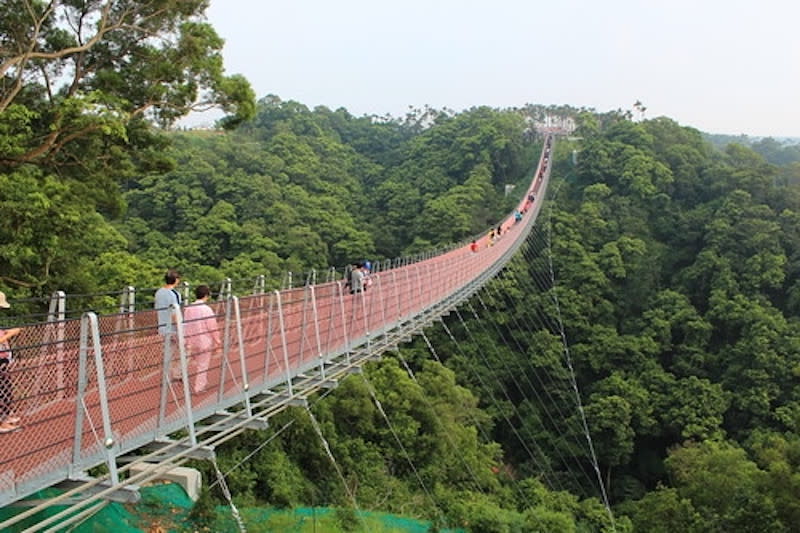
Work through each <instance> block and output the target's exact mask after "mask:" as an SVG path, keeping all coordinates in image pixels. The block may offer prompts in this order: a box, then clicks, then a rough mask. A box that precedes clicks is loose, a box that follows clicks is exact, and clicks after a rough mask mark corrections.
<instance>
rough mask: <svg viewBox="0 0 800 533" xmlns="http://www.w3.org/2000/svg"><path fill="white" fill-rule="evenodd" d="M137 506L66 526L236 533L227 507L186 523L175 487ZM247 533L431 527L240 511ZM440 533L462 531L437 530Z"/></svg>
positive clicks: (380, 532)
mask: <svg viewBox="0 0 800 533" xmlns="http://www.w3.org/2000/svg"><path fill="white" fill-rule="evenodd" d="M59 493H60V491H57V490H55V489H47V490H43V491H40V492H38V493H37V494H35V495H33V496H32V497H31V498H32V499H47V498H52V497H54V496H56V495H58V494H59ZM140 493H141V495H142V499H141V501H139V502H138V503H136V504H135V505H134V504H120V503H110V504H109V505H107V506H105V507H104V508H103V509H102V510H100V511H99V512H98V513H96V514H94V515H92V516H91V517H89V518H87V519H85V520H84V521H82V522H80V523H79V524H78V525H72V526H70V529H69V531H72V532H75V533H102V532H106V531H108V532H113V533H140V532H145V533H167V532H172V531H175V532H187V531H192V532H193V531H207V532H213V533H228V532H230V533H238V532H239V526H238V525H237V523H236V521H235V520H234V518H233V516H232V514H231V512H230V509H229V508H228V507H218V508H217V509H216V510H217V513H216V515H217V516H216V519H214V520H213V521H212V522H210V523H209V522H206V523H198V522H196V521H192V520H190V516H189V514H190V511H191V509H192V506H193V503H192V500H191V499H190V498H189V497H188V496H187V495H186V492H184V490H183V488H182V487H181V486H180V485H176V484H173V483H165V484H161V485H153V486H149V487H142V488H141V490H140ZM63 509H64V507H63V506H54V507H52V508H50V509H48V510H47V511H43V512H41V513H39V514H37V515H35V516H32V517H30V518H27V519H26V520H24V521H22V522H20V523H18V524H16V525H14V526H13V527H12V528H11V529H9V530H8V531H9V533H11V532H19V531H23V530H24V529H25V528H27V527H30V526H32V525H34V524H36V523H38V522H39V521H41V520H45V519H47V518H49V517H50V516H53V515H54V514H56V513H57V512H59V511H62V510H63ZM24 510H25V508H24V507H6V508H4V509H0V522H2V521H4V520H6V519H8V518H10V517H12V516H14V515H16V514H18V513H21V512H23V511H24ZM240 513H241V515H242V518H243V522H244V524H245V527H246V528H247V531H248V533H266V532H271V531H276V532H277V531H280V532H287V533H288V532H294V533H306V532H315V533H316V532H319V533H323V532H326V533H327V532H331V533H335V532H339V531H342V532H344V531H365V530H366V531H370V532H376V533H427V532H428V531H430V530H431V529H430V528H431V524H430V522H426V521H421V520H413V519H410V518H405V517H401V516H396V515H389V514H382V513H373V512H367V511H359V512H358V513H356V512H354V511H352V510H344V511H341V510H340V511H337V510H335V509H330V508H320V507H301V508H295V509H273V508H260V507H253V508H244V509H240ZM438 531H441V532H442V533H446V532H449V533H457V532H458V531H461V530H454V529H439V530H438Z"/></svg>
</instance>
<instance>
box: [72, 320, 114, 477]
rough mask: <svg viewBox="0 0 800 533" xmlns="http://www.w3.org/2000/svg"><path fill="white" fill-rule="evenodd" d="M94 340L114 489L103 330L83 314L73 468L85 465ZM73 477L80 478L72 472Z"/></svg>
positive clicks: (96, 369)
mask: <svg viewBox="0 0 800 533" xmlns="http://www.w3.org/2000/svg"><path fill="white" fill-rule="evenodd" d="M90 336H91V350H92V351H93V352H94V364H95V371H96V372H97V393H98V396H99V400H100V416H101V418H102V421H103V439H104V440H103V442H102V446H103V448H104V450H105V456H106V465H107V466H108V472H109V477H110V480H111V484H112V485H116V484H117V483H119V474H118V472H117V462H116V454H115V453H113V450H114V449H115V448H116V446H117V442H116V440H115V439H114V434H113V432H112V429H111V412H110V411H109V408H108V392H107V391H108V389H107V387H106V376H105V369H104V367H103V352H102V346H101V344H100V326H99V324H98V321H97V315H96V314H95V313H92V312H88V313H84V315H83V316H82V317H81V336H80V351H79V355H78V391H77V395H76V397H75V409H76V413H75V433H74V435H75V441H74V443H73V448H72V465H71V467H72V468H76V467H78V468H80V465H81V464H82V462H83V459H82V449H83V421H84V417H85V415H86V414H89V416H90V422H91V414H90V413H89V407H88V406H87V405H86V389H87V388H88V384H89V376H88V370H87V366H88V364H87V363H88V361H87V360H88V357H89V349H90V348H89V340H90ZM71 475H77V472H72V473H71Z"/></svg>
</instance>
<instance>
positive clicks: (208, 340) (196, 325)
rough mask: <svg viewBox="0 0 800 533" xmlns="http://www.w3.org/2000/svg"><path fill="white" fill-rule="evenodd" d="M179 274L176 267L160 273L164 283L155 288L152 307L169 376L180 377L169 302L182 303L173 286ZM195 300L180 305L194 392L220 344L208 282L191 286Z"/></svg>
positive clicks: (203, 380)
mask: <svg viewBox="0 0 800 533" xmlns="http://www.w3.org/2000/svg"><path fill="white" fill-rule="evenodd" d="M180 281H181V275H180V273H179V272H178V271H177V270H172V269H170V270H168V271H167V273H166V274H165V275H164V285H163V286H162V287H161V288H159V289H158V290H157V291H156V294H155V301H154V303H153V306H154V308H155V309H156V311H157V313H158V332H159V333H160V334H161V335H162V337H163V338H164V349H165V350H166V358H167V360H168V361H171V362H172V364H171V367H170V377H171V378H172V379H173V380H175V381H180V379H181V374H180V367H179V366H178V365H177V364H176V361H177V357H176V356H177V354H178V337H177V326H176V324H175V321H174V320H173V319H172V316H173V310H172V306H173V304H177V305H178V306H180V305H181V303H182V301H181V300H182V298H181V294H180V292H179V291H178V290H177V286H178V284H179V283H180ZM194 295H195V301H194V302H193V303H192V304H191V305H188V306H186V307H185V308H184V309H183V333H184V338H185V339H186V349H187V351H188V355H189V356H190V357H191V359H192V361H193V362H194V365H195V373H194V386H193V390H194V392H195V393H202V392H204V391H205V390H206V387H207V385H208V368H209V366H210V364H211V355H212V354H213V353H214V350H215V349H216V348H218V347H220V346H221V345H222V340H221V335H220V329H219V326H218V324H217V317H216V314H215V313H214V311H213V310H212V309H211V307H209V305H208V300H209V298H210V297H211V289H210V288H209V287H208V285H198V286H197V287H195V289H194Z"/></svg>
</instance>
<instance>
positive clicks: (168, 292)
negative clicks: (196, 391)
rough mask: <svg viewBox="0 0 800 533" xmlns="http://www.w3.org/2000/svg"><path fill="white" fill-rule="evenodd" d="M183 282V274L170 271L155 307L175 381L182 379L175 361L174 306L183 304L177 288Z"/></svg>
mask: <svg viewBox="0 0 800 533" xmlns="http://www.w3.org/2000/svg"><path fill="white" fill-rule="evenodd" d="M180 281H181V274H180V272H178V271H177V270H173V269H170V270H168V271H167V273H166V274H165V275H164V286H163V287H161V288H160V289H158V290H157V291H156V296H155V302H154V303H153V307H154V308H155V309H156V311H157V312H158V333H159V334H160V335H161V338H162V339H163V340H164V361H165V364H166V365H169V369H170V377H171V378H172V379H173V380H179V379H181V374H180V365H176V364H175V361H173V359H175V360H177V359H178V337H177V328H176V327H175V322H174V321H173V320H172V309H171V306H172V304H178V305H180V304H181V294H180V293H179V292H178V290H177V289H176V287H177V286H178V283H180Z"/></svg>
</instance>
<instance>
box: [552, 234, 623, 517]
mask: <svg viewBox="0 0 800 533" xmlns="http://www.w3.org/2000/svg"><path fill="white" fill-rule="evenodd" d="M546 227H547V230H548V231H547V237H548V238H547V248H546V249H547V260H548V266H549V273H550V280H551V283H552V286H553V288H555V286H556V277H555V270H554V268H553V253H552V234H551V232H552V226H551V224H550V221H549V220H548V223H547V224H546ZM553 299H554V303H555V308H556V309H555V311H556V319H557V321H558V327H559V332H560V334H561V342H562V344H563V346H564V358H565V360H566V362H567V366H568V367H569V372H570V379H571V382H572V389H573V392H574V393H575V402H576V403H577V405H578V412H579V413H580V415H581V422H582V424H583V431H584V435H585V436H586V442H587V443H588V445H589V451H590V452H591V457H592V466H593V467H594V471H595V475H596V476H597V483H598V485H599V487H600V492H601V494H602V497H603V504H604V505H605V508H606V512H607V513H608V518H609V520H610V521H611V529H612V531H615V532H616V530H617V527H616V522H615V520H614V513H613V512H612V510H611V504H610V503H609V500H608V493H607V491H606V487H605V484H604V483H603V476H602V474H601V473H600V465H599V463H598V461H597V454H596V453H595V450H594V442H592V435H591V433H590V432H589V424H588V422H587V419H586V412H585V411H584V409H583V401H582V400H581V393H580V389H579V388H578V380H577V378H576V376H575V369H574V368H573V365H572V356H571V355H570V350H569V343H568V342H567V334H566V332H565V330H564V322H563V320H562V317H561V305H560V303H559V301H558V293H557V292H556V291H555V290H554V291H553Z"/></svg>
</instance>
